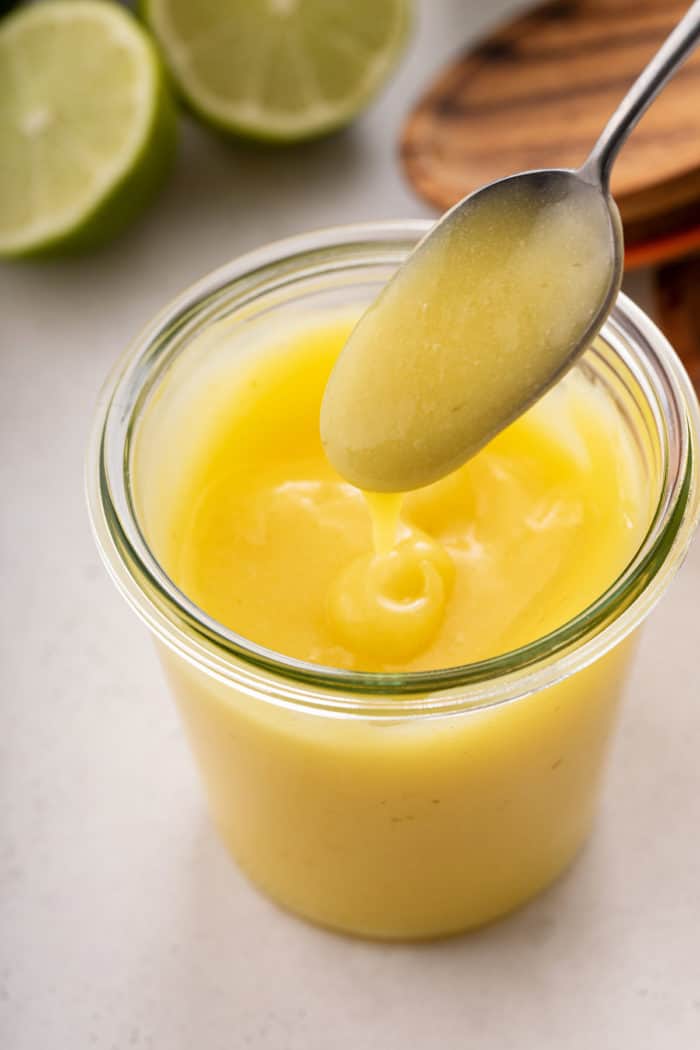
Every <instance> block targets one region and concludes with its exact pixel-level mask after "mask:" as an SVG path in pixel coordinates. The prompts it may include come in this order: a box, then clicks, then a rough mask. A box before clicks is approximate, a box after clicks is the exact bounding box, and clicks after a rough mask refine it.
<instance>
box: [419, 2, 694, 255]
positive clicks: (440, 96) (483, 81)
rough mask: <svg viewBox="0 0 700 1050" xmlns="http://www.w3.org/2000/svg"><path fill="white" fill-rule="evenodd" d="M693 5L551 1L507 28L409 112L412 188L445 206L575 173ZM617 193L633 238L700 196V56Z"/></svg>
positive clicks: (644, 137) (681, 76)
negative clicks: (507, 180)
mask: <svg viewBox="0 0 700 1050" xmlns="http://www.w3.org/2000/svg"><path fill="white" fill-rule="evenodd" d="M687 7H688V3H687V2H684V0H554V2H551V3H546V4H544V5H541V6H539V7H538V8H537V9H535V10H534V11H533V12H531V13H530V14H528V15H526V16H525V17H521V18H518V19H517V20H516V21H514V22H511V23H510V24H509V25H507V26H505V27H503V28H501V29H500V30H499V31H497V32H496V33H495V34H494V35H492V36H490V37H489V38H487V39H485V40H484V41H483V42H482V43H481V44H480V45H479V46H478V47H476V48H475V49H472V50H468V51H466V52H465V53H463V54H462V55H460V56H458V57H457V59H456V60H455V61H454V62H453V63H452V64H451V65H450V66H449V67H448V68H447V69H446V70H445V71H444V72H443V73H441V74H440V76H439V77H438V79H437V80H436V81H435V83H434V84H433V85H432V87H430V89H429V90H428V92H427V94H426V95H425V97H424V98H423V99H422V100H421V101H420V102H419V103H418V105H417V106H416V108H415V109H414V111H413V112H412V114H411V115H410V117H409V119H408V121H407V123H406V124H405V127H404V129H403V134H402V139H401V157H402V161H403V165H404V167H405V170H406V173H407V175H408V178H409V180H410V181H411V183H412V184H413V185H414V187H415V188H416V189H417V191H418V193H419V194H420V195H422V196H423V197H425V198H427V199H428V200H429V201H431V202H433V203H434V204H436V205H437V206H438V207H439V208H441V209H442V208H447V207H449V206H450V205H452V204H453V203H455V201H457V200H459V199H460V197H463V196H464V195H465V194H466V193H469V192H470V191H471V190H473V189H476V188H477V187H478V186H481V185H483V184H484V183H486V182H490V181H491V180H492V179H496V178H500V177H502V176H504V175H509V174H512V173H513V172H516V171H522V170H525V169H528V168H537V167H576V166H578V165H579V164H580V163H582V161H583V160H584V158H585V157H586V155H587V153H588V151H589V150H590V148H591V146H592V145H593V143H594V141H595V139H596V138H597V136H598V134H599V132H600V131H601V129H602V128H603V126H604V124H605V122H606V121H607V119H608V117H609V116H610V114H611V113H612V111H613V110H614V109H615V107H616V105H617V104H618V102H619V101H620V99H621V98H622V96H623V95H624V93H625V91H626V90H627V88H628V87H629V85H630V84H631V83H632V81H633V80H634V78H635V77H636V75H637V74H638V73H639V72H640V70H641V69H642V68H643V66H644V65H645V64H646V62H647V61H648V60H649V58H651V56H652V54H653V53H654V51H655V50H656V49H657V47H658V46H659V44H660V43H661V42H662V41H663V39H664V37H665V36H666V35H667V34H668V33H669V32H670V31H671V29H672V28H673V26H674V24H675V23H676V22H677V21H678V20H679V19H680V18H681V16H682V15H683V13H684V12H685V10H686V9H687ZM613 192H614V194H615V197H616V199H617V201H618V205H619V207H620V210H621V212H622V216H623V220H624V221H625V224H626V226H629V227H630V229H632V228H633V229H634V237H635V239H636V240H639V239H641V240H644V239H645V238H646V239H648V237H649V236H654V237H655V236H658V227H659V220H660V218H661V219H662V220H663V216H665V215H667V214H668V215H675V216H678V215H679V214H680V213H682V212H683V209H686V208H692V207H693V205H694V203H695V202H697V201H698V200H699V199H700V51H699V52H696V54H695V55H694V56H692V57H691V58H690V59H689V60H688V62H687V63H686V65H685V66H684V67H683V68H682V69H681V71H680V72H679V73H678V74H677V75H676V78H675V79H674V81H673V82H672V83H671V84H670V85H669V86H668V87H667V88H666V89H665V91H664V92H663V94H662V95H661V96H660V97H659V99H658V100H657V101H656V102H655V103H654V105H653V106H652V108H651V109H650V110H649V111H648V112H647V114H646V115H645V116H644V118H643V119H642V121H641V122H640V124H639V126H638V127H637V128H636V130H635V131H634V132H633V134H632V136H631V138H630V140H629V141H628V143H627V144H626V145H625V147H624V149H623V151H622V152H621V154H620V156H619V158H618V160H617V162H616V165H615V170H614V175H613ZM647 224H648V225H647ZM661 226H662V227H663V221H661ZM650 230H653V231H654V232H653V233H650V232H649V231H650Z"/></svg>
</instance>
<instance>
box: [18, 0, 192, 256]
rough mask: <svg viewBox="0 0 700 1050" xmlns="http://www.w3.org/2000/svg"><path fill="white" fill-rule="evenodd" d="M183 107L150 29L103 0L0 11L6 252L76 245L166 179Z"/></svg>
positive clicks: (61, 0) (126, 213) (98, 236)
mask: <svg viewBox="0 0 700 1050" xmlns="http://www.w3.org/2000/svg"><path fill="white" fill-rule="evenodd" d="M175 128H176V125H175V111H174V106H173V102H172V99H171V97H170V93H169V90H168V87H167V84H166V74H165V73H164V70H163V68H162V66H161V64H160V61H159V58H158V55H157V52H156V50H155V48H154V45H153V43H152V42H151V40H150V39H149V37H148V35H147V34H146V33H145V32H144V30H143V28H142V27H141V26H140V25H139V23H138V22H137V21H136V19H135V18H134V17H133V15H131V14H130V13H129V12H128V11H126V10H125V9H124V8H122V7H120V6H118V5H116V4H113V3H108V2H104V0H44V2H43V3H37V4H32V5H29V6H28V7H23V8H20V9H19V10H18V11H15V12H14V13H13V14H11V15H8V17H7V18H4V19H3V20H2V21H1V22H0V255H3V256H21V255H38V254H49V253H51V252H54V251H56V252H57V251H63V250H65V251H69V250H77V249H80V248H82V247H88V246H90V245H93V244H95V243H98V242H99V241H103V240H105V239H106V238H108V237H109V236H111V235H112V234H113V233H115V232H116V231H117V230H118V229H120V228H121V227H122V226H124V225H125V224H126V223H127V222H128V221H129V220H130V219H131V218H132V217H133V216H134V215H135V214H136V213H137V212H138V211H139V210H140V209H141V208H142V207H143V205H144V204H145V203H146V201H147V200H148V199H149V198H150V196H151V195H152V193H153V192H154V190H155V189H156V187H157V186H158V185H159V184H160V182H161V180H162V178H163V176H164V174H165V172H166V170H167V168H168V165H169V162H170V160H171V157H172V154H173V145H174V141H175Z"/></svg>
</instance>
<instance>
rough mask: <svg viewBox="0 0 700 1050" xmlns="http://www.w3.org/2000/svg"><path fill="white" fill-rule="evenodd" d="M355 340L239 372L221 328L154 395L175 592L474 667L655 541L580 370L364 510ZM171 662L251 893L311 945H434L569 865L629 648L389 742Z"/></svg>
mask: <svg viewBox="0 0 700 1050" xmlns="http://www.w3.org/2000/svg"><path fill="white" fill-rule="evenodd" d="M354 321H355V317H350V316H348V315H346V314H328V315H324V316H323V317H322V318H320V319H319V318H318V317H316V318H314V319H310V320H309V322H308V324H305V323H303V321H302V322H301V323H298V324H297V325H296V327H292V328H289V329H287V330H285V331H281V330H277V331H275V332H274V333H272V334H270V335H269V338H267V339H265V340H263V341H262V342H260V341H258V342H257V344H256V345H254V346H253V345H251V346H250V347H248V348H247V350H246V351H245V352H241V353H236V354H231V355H227V354H226V353H225V352H219V351H220V348H221V347H222V346H224V347H225V345H226V343H227V340H230V337H229V333H228V331H227V329H226V323H225V322H222V323H220V324H219V325H218V326H214V327H213V328H212V330H211V331H210V333H209V334H208V336H207V337H206V338H205V340H204V343H203V345H202V347H201V348H200V353H199V355H197V354H195V355H194V364H193V365H192V368H191V375H189V374H186V373H185V372H184V371H183V372H182V373H178V366H177V365H176V366H175V368H174V369H173V375H172V376H171V377H170V380H169V379H168V378H166V379H165V381H164V382H163V383H162V388H161V389H160V390H159V391H158V394H157V396H156V397H155V398H154V399H153V401H152V404H151V405H150V406H149V408H148V410H147V412H146V415H145V419H144V422H143V423H142V425H141V426H140V430H139V432H138V434H137V440H136V448H135V452H134V464H135V489H136V493H137V497H138V512H139V516H140V519H141V522H142V526H143V529H144V532H145V534H146V537H147V539H148V541H149V542H150V544H151V546H152V548H153V549H154V552H155V554H156V556H157V557H158V558H159V560H160V561H161V563H162V564H163V566H164V567H165V569H166V571H167V572H168V574H169V575H170V576H171V577H172V579H173V580H174V581H175V583H176V584H177V585H178V587H179V588H180V589H181V590H182V591H183V592H184V593H185V594H186V595H187V596H188V597H189V598H190V599H192V600H193V601H194V602H195V603H196V604H197V605H199V606H200V607H201V608H202V609H203V610H205V612H206V613H208V614H209V615H210V616H211V617H213V618H214V619H215V620H217V621H219V622H220V623H221V624H224V625H225V626H226V627H227V628H229V629H231V630H233V631H235V632H237V633H238V634H240V635H242V636H243V637H244V638H246V639H249V640H252V641H253V642H255V643H258V644H259V645H261V646H265V647H267V648H268V649H271V650H274V651H275V652H278V653H282V654H286V655H288V656H292V657H296V658H298V659H300V660H304V661H308V662H311V663H314V664H321V665H327V666H331V667H339V668H349V669H354V670H363V671H383V672H396V673H401V672H411V671H424V670H428V669H436V668H446V667H452V666H455V665H461V664H465V663H469V662H472V661H476V660H483V659H485V658H488V657H492V656H495V655H497V654H501V653H505V652H507V651H509V650H512V649H515V648H517V647H519V646H522V645H525V644H526V643H528V642H532V641H534V640H535V639H538V638H542V637H543V636H544V635H546V634H547V632H549V631H552V630H554V629H555V628H557V627H560V626H561V625H562V624H564V623H565V622H566V621H567V620H569V619H570V618H571V617H573V616H575V615H576V614H577V613H579V612H581V611H582V610H583V609H584V608H585V607H586V606H587V605H588V604H589V603H590V602H591V601H593V600H594V599H595V598H597V597H598V596H599V595H600V594H601V593H603V592H604V591H605V590H606V588H607V587H608V586H610V585H611V584H612V583H613V581H614V580H615V578H616V577H617V576H618V575H619V573H620V572H622V570H623V569H624V567H625V565H626V564H627V563H628V561H629V560H630V558H631V556H632V554H633V553H634V551H635V549H636V548H637V547H638V545H639V543H640V540H641V538H642V535H643V533H644V531H645V529H646V527H647V523H648V520H649V505H648V493H647V491H646V488H645V483H644V478H643V476H642V472H641V467H640V465H639V457H638V455H637V453H636V452H635V449H634V447H633V444H632V439H631V437H630V435H629V433H628V431H627V430H626V428H625V426H624V424H623V422H622V421H621V420H620V418H619V416H618V414H617V413H616V411H615V409H614V407H613V405H612V403H611V401H610V398H609V395H607V394H606V393H604V392H603V391H601V390H600V389H599V387H598V386H597V385H596V384H595V383H593V382H591V381H590V380H589V379H588V378H586V376H585V375H583V374H582V373H581V371H580V370H576V371H575V372H573V373H571V374H570V375H569V376H567V377H566V378H565V379H564V380H563V381H562V382H561V383H560V384H559V385H558V386H557V387H556V388H555V389H553V390H552V391H551V392H550V393H549V394H548V395H547V396H546V398H545V399H544V400H542V401H541V402H540V403H538V404H537V405H536V406H535V407H534V408H532V409H530V410H529V411H528V413H527V414H526V415H524V416H523V417H521V418H520V419H518V420H517V421H516V422H515V423H513V424H512V425H511V426H510V427H509V428H508V429H506V430H505V431H503V432H502V433H501V434H499V435H498V436H497V437H496V438H495V439H494V440H493V441H492V442H491V443H490V444H488V445H487V446H486V447H485V448H483V449H482V450H481V451H480V452H479V453H478V454H477V455H476V456H475V457H474V458H473V459H471V460H470V461H469V462H467V463H466V464H465V465H464V466H462V467H461V468H459V469H458V470H456V471H455V472H454V473H452V474H450V475H449V476H448V477H446V478H443V479H442V480H440V481H437V482H436V483H434V484H431V485H428V486H426V487H424V488H422V489H419V490H417V491H414V492H411V493H408V494H406V495H405V496H403V497H401V496H395V495H375V496H372V497H370V498H369V499H368V498H367V497H365V495H363V493H362V492H361V491H359V490H358V489H356V488H354V487H353V486H352V485H351V484H349V483H348V482H347V481H346V480H344V479H343V478H342V477H341V476H340V475H339V474H338V473H337V472H336V470H335V469H334V468H333V467H332V466H331V464H330V462H329V461H328V459H327V458H326V455H325V453H324V450H323V447H322V444H321V439H320V435H319V410H320V405H321V400H322V397H323V393H324V389H325V386H326V383H327V380H328V376H329V374H330V372H331V369H332V367H333V364H334V362H335V360H336V358H337V356H338V354H339V352H340V350H341V348H342V347H343V345H344V343H345V341H346V339H347V337H348V334H349V332H350V330H351V328H352V325H353V322H354ZM238 338H239V340H240V335H239V336H238ZM217 348H218V349H217ZM183 368H184V365H183ZM373 519H374V524H373ZM163 657H164V662H165V665H166V668H167V672H168V675H169V677H170V680H171V682H172V684H173V686H174V690H175V693H176V696H177V698H178V701H179V704H180V706H181V709H182V712H183V714H184V717H185V720H186V723H187V725H188V727H189V730H190V734H191V738H192V741H193V744H194V749H195V752H196V754H197V756H198V758H199V762H200V765H201V769H202V773H203V777H204V780H205V783H206V785H207V789H208V793H209V797H210V801H211V805H212V809H213V813H214V816H215V820H216V822H217V824H218V826H219V828H220V830H221V833H222V835H223V837H224V839H225V840H226V842H227V843H228V844H229V846H230V847H231V849H232V851H233V852H234V854H235V856H236V857H237V859H238V860H239V862H240V864H241V865H242V867H243V868H244V869H245V870H246V871H247V872H248V873H249V874H250V875H251V876H252V877H253V878H254V879H255V881H256V882H257V883H258V884H259V885H261V886H262V887H264V888H265V889H266V890H267V891H268V892H269V893H270V894H271V895H272V896H273V897H274V898H275V899H276V900H278V901H280V902H281V903H283V904H284V905H286V906H287V907H289V908H291V909H293V910H295V911H297V912H300V913H302V914H304V915H307V916H309V917H310V918H313V919H314V920H316V921H318V922H322V923H325V924H328V925H331V926H334V927H339V928H342V929H345V930H350V931H352V932H355V933H363V934H369V935H373V936H386V937H425V936H433V935H436V934H442V933H447V932H452V931H455V930H460V929H464V928H466V927H469V926H473V925H476V924H479V923H482V922H485V921H487V920H489V919H491V918H494V917H495V916H497V915H499V914H502V913H503V912H504V911H507V910H509V909H510V908H512V907H514V906H515V905H516V904H518V903H520V902H521V901H522V900H524V899H526V898H527V897H529V896H530V895H532V894H533V893H535V892H536V891H537V890H539V889H541V888H542V887H543V886H544V885H546V884H547V883H548V882H549V881H551V879H552V878H553V877H554V876H555V875H556V874H557V873H558V872H559V871H560V870H561V869H562V868H563V867H564V866H565V865H566V864H567V863H568V862H569V861H570V859H571V858H572V856H573V855H574V854H575V852H576V850H577V849H578V848H579V846H580V844H581V842H582V841H583V839H584V837H585V835H586V833H587V831H588V829H589V826H590V821H591V817H592V811H593V801H594V797H595V785H596V782H597V776H598V772H599V769H600V766H601V761H602V756H603V753H604V749H605V742H606V739H607V736H608V732H609V727H610V722H611V719H612V716H613V713H614V709H615V705H616V700H617V696H618V691H619V682H620V678H621V675H622V670H623V667H624V665H625V662H626V660H627V657H628V647H627V646H626V645H625V646H620V647H618V648H617V649H616V650H614V651H613V652H612V653H610V654H608V655H607V656H605V657H604V658H602V659H601V660H599V661H598V662H597V663H596V664H594V665H593V666H591V667H589V668H586V669H584V670H583V671H581V672H579V674H577V675H576V676H575V677H574V678H573V679H571V680H569V681H565V682H563V683H561V684H559V685H555V686H552V687H550V688H549V689H548V690H546V691H544V692H539V693H535V694H533V695H532V696H531V697H528V698H524V699H522V700H519V701H518V702H517V703H514V704H506V705H502V706H498V707H493V708H486V709H484V710H479V711H472V712H469V711H466V712H464V713H463V714H462V715H461V716H454V717H449V718H423V719H420V718H418V719H408V720H407V719H404V718H399V719H397V720H396V721H395V722H393V721H391V720H390V721H388V722H387V721H384V722H373V721H372V720H371V719H366V720H364V719H362V718H354V719H338V718H332V717H322V716H318V715H315V714H309V713H306V712H304V711H299V710H291V709H287V708H282V707H279V706H273V705H272V704H266V703H264V702H260V701H259V700H257V699H255V698H254V697H250V696H247V695H246V693H245V691H244V690H241V691H240V692H236V691H233V690H232V689H230V688H228V687H226V686H225V685H224V684H223V683H217V681H216V679H215V678H205V677H203V676H201V675H200V674H199V673H198V672H197V670H196V669H195V668H193V667H190V666H189V665H188V664H186V663H185V662H184V661H181V660H179V659H177V658H175V657H172V656H171V655H170V654H169V653H168V652H167V651H166V650H164V651H163ZM387 702H388V703H390V700H389V701H387Z"/></svg>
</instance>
